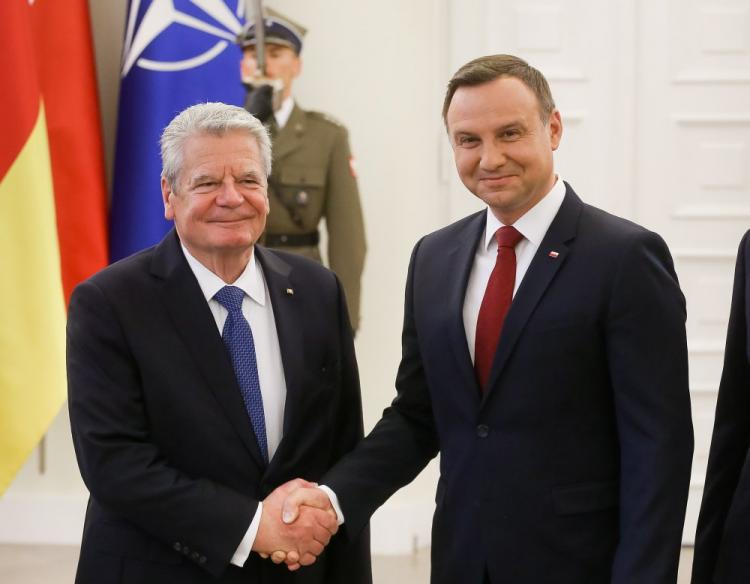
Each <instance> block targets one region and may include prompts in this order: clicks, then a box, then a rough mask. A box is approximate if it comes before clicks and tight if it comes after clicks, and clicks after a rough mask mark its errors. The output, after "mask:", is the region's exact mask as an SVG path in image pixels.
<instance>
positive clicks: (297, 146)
mask: <svg viewBox="0 0 750 584" xmlns="http://www.w3.org/2000/svg"><path fill="white" fill-rule="evenodd" d="M271 135H272V138H273V172H272V173H271V177H270V178H269V188H268V191H269V199H270V205H271V213H270V214H269V216H268V222H267V226H266V234H265V238H264V243H265V244H266V245H267V246H268V247H274V248H279V249H284V250H287V251H291V252H295V253H299V254H301V255H305V256H307V257H310V258H313V259H316V260H318V261H320V259H321V258H320V251H319V249H318V225H319V224H320V221H321V219H323V218H324V219H325V222H326V229H327V232H328V262H329V264H330V266H329V267H330V268H331V269H332V270H333V271H334V272H336V274H337V275H338V277H339V278H340V279H341V283H342V284H343V286H344V291H345V293H346V299H347V303H348V305H349V315H350V317H351V321H352V326H353V327H354V329H355V330H356V329H357V328H358V326H359V316H360V288H361V278H362V269H363V267H364V260H365V251H366V244H365V228H364V221H363V219H362V206H361V204H360V200H359V190H358V188H357V180H356V178H355V176H354V171H353V167H352V164H351V151H350V149H349V138H348V133H347V131H346V128H345V127H344V126H342V125H341V124H339V123H338V122H336V121H334V120H333V119H331V118H330V117H328V116H326V115H325V114H321V113H318V112H312V111H305V110H303V109H301V108H300V107H298V106H297V105H296V104H295V106H294V109H293V110H292V113H291V115H290V116H289V119H288V120H287V123H286V125H285V126H284V127H283V128H281V129H276V128H275V122H274V123H272V125H271Z"/></svg>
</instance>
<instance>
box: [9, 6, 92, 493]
mask: <svg viewBox="0 0 750 584" xmlns="http://www.w3.org/2000/svg"><path fill="white" fill-rule="evenodd" d="M0 79H4V80H5V82H6V84H7V85H6V88H5V90H4V91H0V117H2V118H3V123H2V132H0V270H1V273H2V278H0V493H2V492H3V491H4V490H5V489H6V488H7V486H8V485H9V484H10V482H11V481H12V479H13V477H14V476H15V474H16V472H17V471H18V469H19V468H20V466H21V465H22V464H23V462H24V460H25V459H26V458H27V457H28V455H29V453H30V452H31V451H32V450H33V448H34V447H35V446H36V444H37V443H38V442H39V440H40V438H41V437H42V436H43V434H44V432H45V431H46V430H47V428H48V427H49V424H50V423H51V422H52V420H53V419H54V417H55V416H56V414H57V412H58V411H59V409H60V407H61V405H62V404H63V402H64V400H65V390H66V385H65V304H66V299H67V298H68V297H69V294H70V292H71V290H72V288H73V286H75V284H76V283H77V282H78V281H80V280H81V279H83V278H85V277H87V276H88V275H90V274H91V273H93V272H94V271H96V270H98V269H100V268H101V267H103V266H104V265H105V263H106V243H105V242H106V233H105V225H106V221H105V212H106V210H105V205H106V197H105V190H104V173H103V162H102V148H101V136H100V127H99V116H98V106H97V100H96V88H95V77H94V67H93V58H92V50H91V40H90V32H89V20H88V7H87V5H86V0H71V1H68V2H53V1H47V0H37V1H36V2H34V3H29V2H28V0H6V1H4V2H2V3H0Z"/></svg>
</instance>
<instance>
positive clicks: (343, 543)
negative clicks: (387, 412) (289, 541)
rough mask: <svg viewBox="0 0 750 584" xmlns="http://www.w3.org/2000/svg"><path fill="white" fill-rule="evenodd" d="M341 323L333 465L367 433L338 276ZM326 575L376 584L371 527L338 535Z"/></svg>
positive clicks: (330, 579)
mask: <svg viewBox="0 0 750 584" xmlns="http://www.w3.org/2000/svg"><path fill="white" fill-rule="evenodd" d="M337 288H338V298H339V302H338V307H339V310H338V322H339V339H340V340H341V346H340V355H341V377H340V380H341V384H342V388H343V391H342V398H341V401H340V403H339V404H338V408H337V412H336V418H335V420H334V423H333V427H334V428H336V436H335V438H334V441H333V447H332V450H331V459H330V462H329V467H330V466H333V465H334V464H335V463H337V462H338V461H339V460H341V458H342V457H343V456H345V455H346V454H347V453H348V452H351V451H352V450H353V449H354V448H355V447H356V446H357V444H358V443H359V442H360V441H361V440H362V437H363V436H364V423H363V420H362V395H361V391H360V384H359V372H358V369H357V359H356V357H355V353H354V339H353V338H352V327H351V324H350V322H349V315H348V311H347V308H346V299H345V297H344V292H343V290H342V288H341V283H340V282H339V281H338V279H337ZM326 556H327V557H326V578H325V581H326V582H327V583H330V584H372V566H371V559H370V530H369V526H365V527H363V528H362V529H361V530H359V531H358V533H355V534H352V535H351V536H349V535H348V526H347V525H346V524H345V525H343V526H342V533H339V534H338V535H336V536H334V538H333V539H332V540H331V542H330V544H329V545H328V548H327V550H326Z"/></svg>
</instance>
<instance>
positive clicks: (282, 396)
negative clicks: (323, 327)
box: [182, 245, 286, 566]
mask: <svg viewBox="0 0 750 584" xmlns="http://www.w3.org/2000/svg"><path fill="white" fill-rule="evenodd" d="M182 251H183V253H184V254H185V258H186V259H187V262H188V265H189V266H190V269H191V270H192V271H193V274H195V278H196V279H197V280H198V285H199V286H200V288H201V291H202V292H203V296H204V297H205V298H206V301H207V302H208V307H209V308H210V309H211V314H213V317H214V320H215V321H216V327H217V328H218V329H219V334H221V332H222V330H223V328H224V322H225V321H226V319H227V315H228V312H227V309H226V308H224V307H223V306H222V305H221V304H220V303H219V301H218V300H214V295H215V294H216V293H217V292H218V291H219V290H221V289H222V288H223V287H224V286H226V285H227V283H226V282H224V281H223V280H222V279H221V278H219V276H217V275H216V274H214V273H213V272H212V271H211V270H209V269H208V268H207V267H206V266H204V265H203V264H202V263H200V262H199V261H198V260H197V259H195V258H194V257H193V256H192V255H191V254H190V252H189V251H188V250H187V249H186V248H185V246H184V245H183V246H182ZM231 285H232V286H237V287H238V288H241V289H242V290H243V291H244V292H245V297H244V299H243V300H242V314H243V316H244V317H245V319H246V320H247V322H248V323H249V324H250V328H251V330H252V331H253V341H254V344H255V357H256V360H257V362H258V378H259V380H260V393H261V395H262V397H263V414H264V416H265V419H266V420H265V421H266V437H267V439H268V459H269V460H271V459H272V458H273V455H274V454H275V453H276V449H277V448H278V447H279V443H280V442H281V438H282V434H283V424H284V405H285V403H286V379H285V377H284V366H283V364H282V362H281V348H280V347H279V337H278V334H277V332H276V321H275V319H274V316H273V306H271V300H270V298H269V295H268V287H267V286H266V281H265V278H264V277H263V270H262V269H261V268H260V265H259V264H258V262H257V260H256V258H255V253H254V251H253V254H252V255H251V257H250V261H249V262H248V263H247V266H246V267H245V270H244V271H243V272H242V274H240V276H239V278H237V279H236V280H235V281H234V282H232V283H231ZM251 431H252V430H250V426H249V425H248V432H251ZM262 511H263V503H262V502H260V503H258V509H257V511H256V512H255V516H254V517H253V519H252V521H251V523H250V526H249V527H248V530H247V532H246V533H245V537H243V538H242V541H241V542H240V545H239V547H238V548H237V550H236V551H235V553H234V556H232V559H231V563H232V564H234V565H236V566H243V565H244V564H245V561H247V558H248V556H249V555H250V552H251V550H252V547H253V543H255V537H256V536H257V535H258V527H259V526H260V517H261V513H262Z"/></svg>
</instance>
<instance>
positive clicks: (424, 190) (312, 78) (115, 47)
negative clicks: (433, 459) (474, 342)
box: [0, 0, 450, 553]
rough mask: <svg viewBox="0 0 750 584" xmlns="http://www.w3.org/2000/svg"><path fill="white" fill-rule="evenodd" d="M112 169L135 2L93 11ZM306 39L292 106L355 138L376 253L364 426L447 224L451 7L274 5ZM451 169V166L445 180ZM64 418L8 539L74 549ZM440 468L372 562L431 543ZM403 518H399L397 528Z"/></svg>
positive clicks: (4, 514)
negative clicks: (427, 243)
mask: <svg viewBox="0 0 750 584" xmlns="http://www.w3.org/2000/svg"><path fill="white" fill-rule="evenodd" d="M89 5H90V11H91V17H92V25H93V34H94V42H95V46H96V58H97V72H98V78H99V91H100V98H101V109H102V120H103V129H104V141H105V147H106V154H107V169H108V172H110V173H111V167H112V150H113V144H114V130H115V119H116V113H117V91H118V83H119V60H120V50H121V44H122V31H123V21H124V16H125V9H126V0H109V1H107V2H101V1H98V0H90V2H89ZM266 5H267V6H271V7H273V8H275V9H278V10H280V11H281V12H283V13H285V14H288V15H289V16H290V17H292V18H293V19H294V20H296V21H298V22H299V23H301V24H303V25H304V26H306V27H307V28H308V31H309V32H308V35H307V39H306V43H305V47H304V50H303V60H304V71H303V74H302V77H301V78H300V79H299V81H298V86H297V91H296V94H297V97H298V100H299V102H300V103H301V104H302V105H303V106H304V107H306V108H309V109H319V110H322V111H325V112H329V113H331V114H332V115H333V116H335V117H336V118H338V119H339V120H341V121H342V122H343V123H344V124H345V125H346V126H347V127H348V128H349V132H350V137H351V142H352V148H353V151H354V154H355V156H356V158H357V170H358V174H359V181H360V187H361V192H362V198H363V206H364V213H365V220H366V227H367V236H368V243H369V252H368V256H367V264H366V269H365V274H364V285H363V290H364V292H363V306H362V313H363V319H362V325H361V331H360V334H359V335H358V337H357V352H358V357H359V364H360V373H361V377H362V393H363V397H364V410H365V425H366V428H367V429H369V428H371V427H372V425H373V424H374V423H375V422H376V421H377V419H378V418H379V417H380V414H381V412H382V410H383V408H385V407H386V406H387V405H388V403H389V402H390V401H391V399H392V398H393V396H394V394H395V392H394V389H393V380H394V377H395V373H396V367H397V365H398V361H399V357H400V349H401V348H400V334H401V318H402V312H403V310H402V309H403V287H404V280H405V275H406V269H407V265H408V261H409V255H410V252H411V248H412V246H413V245H414V243H415V242H416V240H417V239H418V238H419V237H420V236H421V235H423V234H425V233H427V232H428V231H431V230H433V229H435V228H436V227H438V226H440V225H441V224H443V223H444V222H445V221H446V217H447V215H446V211H445V209H446V204H445V202H446V197H447V194H446V189H445V186H444V185H443V184H442V183H441V182H440V180H439V177H440V176H441V174H445V172H444V171H443V172H442V173H441V170H440V169H439V161H440V152H441V150H440V149H441V145H442V142H443V141H444V138H443V131H442V126H441V121H440V107H441V104H442V92H443V87H444V84H445V83H446V81H447V74H446V72H445V67H444V60H445V59H444V51H443V45H444V43H443V38H444V36H445V35H444V33H443V28H444V27H445V17H444V14H445V8H444V6H445V2H444V1H443V0H439V1H436V0H410V1H409V2H402V1H399V0H378V1H375V0H359V1H357V2H336V1H334V0H307V1H305V2H299V1H294V0H276V1H273V0H270V1H267V2H266ZM448 170H449V171H450V169H448ZM69 435H70V431H69V426H68V424H67V412H63V413H62V414H61V415H60V416H59V417H58V419H57V420H56V421H55V424H54V425H53V427H52V429H51V430H50V433H49V435H48V438H47V441H46V456H45V458H46V467H47V470H46V472H45V473H44V474H43V475H40V473H39V471H38V467H39V454H38V453H35V454H34V455H33V456H32V457H31V459H30V460H29V461H28V463H27V464H26V466H25V467H24V469H23V470H22V471H21V473H20V474H19V476H18V477H17V479H16V481H15V482H14V484H13V485H12V486H11V488H10V489H9V491H8V492H7V494H6V495H5V497H3V498H2V499H0V541H55V542H69V543H75V542H78V541H79V538H80V533H81V524H82V518H83V511H84V505H85V499H86V492H85V487H84V486H83V484H82V482H81V479H80V477H79V475H78V469H77V466H76V463H75V457H74V454H73V449H72V444H71V440H70V437H69ZM435 482H436V470H435V465H434V464H433V465H432V466H431V467H429V468H428V470H427V471H426V472H425V473H423V475H422V476H421V477H420V478H419V479H417V481H416V482H415V483H414V484H412V485H411V486H409V487H407V488H405V489H403V491H401V492H400V493H398V494H397V495H396V496H395V497H394V498H393V499H392V500H391V501H389V503H388V504H387V505H386V506H385V507H384V509H383V510H381V511H380V512H379V513H378V515H376V517H375V518H374V519H373V551H374V552H376V553H377V552H398V553H405V552H409V551H411V549H412V547H413V546H414V545H415V538H416V542H417V545H423V544H426V543H427V542H428V541H429V526H430V518H431V514H432V509H433V507H434V504H433V500H434V489H435ZM396 516H397V517H398V519H397V520H395V519H394V520H391V518H395V517H396Z"/></svg>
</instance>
